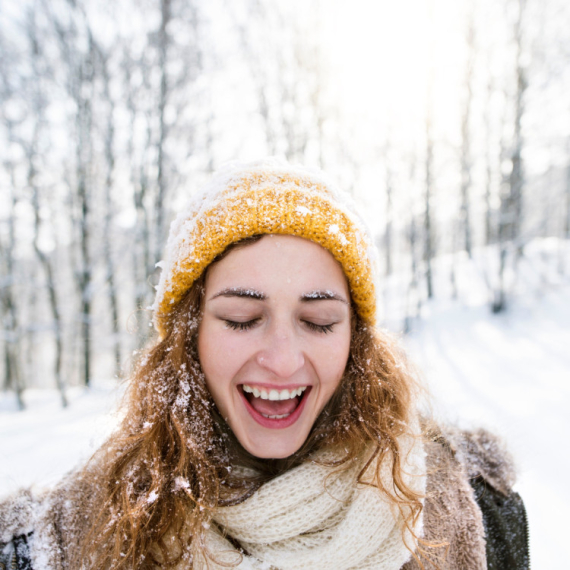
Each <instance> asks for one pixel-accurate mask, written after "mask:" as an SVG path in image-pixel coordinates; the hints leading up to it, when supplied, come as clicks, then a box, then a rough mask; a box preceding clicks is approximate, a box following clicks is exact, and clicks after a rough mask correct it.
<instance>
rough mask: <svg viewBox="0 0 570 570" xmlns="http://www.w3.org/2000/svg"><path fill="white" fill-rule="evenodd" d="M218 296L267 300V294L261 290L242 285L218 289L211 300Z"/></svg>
mask: <svg viewBox="0 0 570 570" xmlns="http://www.w3.org/2000/svg"><path fill="white" fill-rule="evenodd" d="M217 297H241V298H242V299H243V298H245V299H255V300H256V301H265V300H266V299H267V295H265V294H264V293H261V292H260V291H256V290H255V289H244V288H242V287H229V288H228V289H223V290H222V291H218V292H217V293H216V294H215V295H213V296H212V297H210V301H211V300H212V299H216V298H217Z"/></svg>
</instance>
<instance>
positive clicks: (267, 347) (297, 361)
mask: <svg viewBox="0 0 570 570" xmlns="http://www.w3.org/2000/svg"><path fill="white" fill-rule="evenodd" d="M256 361H257V364H258V365H259V366H260V367H261V368H263V369H265V370H267V371H269V372H271V373H272V374H274V375H275V376H276V377H278V378H282V379H287V378H291V377H292V376H294V375H295V373H296V372H297V371H299V370H300V369H301V368H303V366H304V365H305V355H304V353H303V347H302V344H301V342H300V339H299V338H298V336H297V335H296V334H295V332H294V330H292V327H291V328H289V327H287V326H278V327H277V326H276V327H272V330H268V331H267V335H266V338H265V339H264V343H263V346H262V348H261V349H260V350H259V352H258V353H257V355H256Z"/></svg>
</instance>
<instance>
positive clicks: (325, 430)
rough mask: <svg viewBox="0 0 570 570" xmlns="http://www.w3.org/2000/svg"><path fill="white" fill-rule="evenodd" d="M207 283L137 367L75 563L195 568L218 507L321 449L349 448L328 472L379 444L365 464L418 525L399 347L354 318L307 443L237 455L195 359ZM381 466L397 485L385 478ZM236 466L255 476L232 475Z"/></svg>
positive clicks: (89, 474) (96, 474) (97, 478)
mask: <svg viewBox="0 0 570 570" xmlns="http://www.w3.org/2000/svg"><path fill="white" fill-rule="evenodd" d="M251 241H253V240H252V239H250V240H248V243H249V242H251ZM239 245H243V244H239ZM225 253H226V254H227V252H225ZM204 281H205V275H203V276H202V277H200V278H199V279H198V280H197V281H196V282H195V283H194V284H193V286H192V288H191V289H190V290H189V291H188V292H187V294H186V296H185V298H184V300H183V301H182V302H181V303H180V305H179V306H178V307H177V308H176V309H175V311H174V315H173V318H172V319H171V320H170V326H169V330H168V331H167V334H166V336H165V337H164V338H163V339H162V340H160V341H159V342H157V343H156V344H155V345H154V346H152V347H151V348H149V349H148V350H147V351H146V353H144V355H143V357H142V358H141V359H140V362H139V363H138V366H137V368H136V370H135V372H134V374H133V376H132V380H131V384H130V386H129V390H128V393H127V395H126V416H125V418H124V420H123V422H122V424H121V427H120V429H119V431H118V433H116V434H115V435H114V436H112V437H111V438H110V440H109V441H108V442H107V444H106V445H104V446H103V447H102V448H101V450H100V451H99V452H98V454H96V456H95V457H94V459H93V461H94V462H96V463H97V464H98V465H99V466H100V467H99V468H98V469H96V470H94V469H86V470H85V472H84V477H86V478H92V479H94V481H93V483H94V484H96V485H99V486H100V492H101V494H102V502H101V506H100V510H99V512H98V513H96V514H95V517H94V521H93V524H92V526H91V531H90V532H89V533H88V535H87V536H86V537H84V540H83V543H82V545H81V548H80V549H79V550H78V552H77V557H78V559H77V560H76V563H77V564H76V565H77V567H82V566H84V565H85V566H87V567H93V568H114V569H115V568H116V569H121V568H150V567H160V568H169V567H173V566H174V565H175V564H177V563H179V562H180V561H181V560H184V561H185V563H187V565H188V567H191V566H192V555H193V552H196V550H201V551H202V552H203V553H204V554H206V556H208V553H207V552H206V548H205V543H204V538H205V532H206V531H205V529H206V527H207V526H208V524H209V523H210V519H211V516H212V511H213V509H215V508H216V507H217V506H220V505H230V504H236V503H239V502H241V501H243V500H245V499H246V498H247V497H249V496H251V495H252V494H253V493H254V492H255V491H256V489H258V488H259V486H260V485H262V484H263V483H264V482H266V481H268V480H270V479H271V478H273V477H275V476H277V475H279V474H280V473H283V472H284V471H286V470H287V469H290V468H291V467H293V466H295V465H298V464H300V463H302V462H304V461H306V460H307V459H308V458H309V457H310V456H311V455H312V454H314V452H315V451H317V450H318V449H321V448H323V447H326V446H335V447H337V448H339V449H340V450H342V452H343V453H344V455H342V456H340V457H338V458H337V459H336V460H335V462H334V464H333V465H334V466H336V467H338V468H340V469H342V468H345V467H348V466H349V465H350V463H351V460H353V459H354V458H356V457H358V456H360V455H361V453H362V449H363V446H365V445H370V444H371V443H372V444H373V445H374V446H375V454H374V456H373V457H372V458H371V459H370V461H369V462H368V464H367V466H368V465H369V464H371V463H372V461H373V459H374V458H375V457H376V458H378V461H377V464H376V465H377V467H376V477H375V483H376V484H377V485H378V487H379V488H380V490H381V492H383V493H384V494H385V495H386V496H387V497H388V498H389V500H390V501H392V502H393V503H394V504H395V505H396V506H397V507H398V508H399V509H400V512H401V513H402V514H403V516H404V522H405V525H406V526H407V527H408V528H412V525H413V523H414V522H415V521H416V520H417V518H418V517H419V516H420V513H421V510H422V503H421V500H420V499H421V497H420V496H419V495H418V494H417V493H416V492H414V491H413V490H412V489H411V488H410V487H409V486H408V485H406V483H405V481H404V479H403V476H402V466H401V454H400V448H399V443H398V438H399V436H400V435H402V434H403V433H404V432H405V431H406V430H407V429H408V428H407V426H408V421H409V419H410V418H409V413H410V410H411V408H412V401H413V398H414V387H415V382H414V380H413V377H412V375H411V374H410V373H409V372H407V368H406V366H405V365H403V364H405V360H404V356H403V354H402V353H401V352H400V351H399V349H398V348H397V345H396V344H395V343H394V341H393V340H391V339H390V338H389V337H388V336H387V335H385V334H383V333H381V332H378V331H377V330H375V329H373V328H371V327H369V326H367V325H366V324H365V323H364V322H363V321H362V319H361V318H360V317H359V316H358V315H357V313H356V311H354V310H353V319H352V340H351V349H350V356H349V359H348V363H347V367H346V370H345V373H344V376H343V378H342V380H341V382H340V384H339V386H338V389H337V390H336V392H335V394H334V395H333V397H332V398H331V400H330V401H329V402H328V404H327V405H326V406H325V408H324V410H323V411H322V413H321V414H320V416H319V417H318V418H317V421H316V422H315V425H314V426H313V429H312V431H311V433H310V435H309V437H308V438H307V441H306V442H305V444H304V445H303V446H302V448H301V449H299V450H298V451H297V452H296V453H295V454H293V455H292V456H291V457H288V458H285V459H259V458H256V457H253V456H252V455H250V454H249V453H248V452H247V451H246V450H244V449H243V447H241V445H240V444H239V442H238V441H237V440H236V438H235V436H234V435H233V433H232V432H231V430H230V429H229V427H228V426H227V424H226V423H225V421H224V420H223V418H221V416H220V414H219V413H218V411H217V409H216V406H215V404H214V402H213V400H212V398H211V395H210V393H209V391H208V389H207V388H206V382H205V378H204V375H203V373H202V370H201V367H200V363H199V360H198V354H197V336H198V326H199V322H200V314H201V306H202V300H203V293H204ZM386 461H388V462H391V467H392V478H393V483H394V485H393V487H390V488H388V487H386V486H385V485H384V483H383V482H382V479H381V477H380V468H381V466H382V465H383V464H384V462H386ZM236 464H238V465H243V466H249V467H253V468H254V472H255V473H256V474H255V475H249V476H246V475H243V474H242V475H236V474H235V473H234V471H232V466H233V465H236ZM365 469H366V467H365V468H364V469H363V471H362V473H363V472H364V470H365ZM362 473H361V474H362Z"/></svg>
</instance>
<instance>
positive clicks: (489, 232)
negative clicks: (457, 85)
mask: <svg viewBox="0 0 570 570" xmlns="http://www.w3.org/2000/svg"><path fill="white" fill-rule="evenodd" d="M492 93H493V83H492V80H491V79H490V80H489V82H488V84H487V102H486V106H485V118H484V123H485V245H490V244H491V242H492V241H493V238H494V236H493V233H494V232H493V223H492V217H493V208H492V201H491V195H492V187H493V166H492V162H491V156H492V154H491V147H492V143H491V99H492Z"/></svg>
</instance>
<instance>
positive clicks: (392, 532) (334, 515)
mask: <svg viewBox="0 0 570 570" xmlns="http://www.w3.org/2000/svg"><path fill="white" fill-rule="evenodd" d="M400 444H401V450H402V465H403V472H404V480H405V482H406V483H407V484H408V485H409V486H410V487H411V488H412V489H413V490H414V491H417V492H420V493H422V494H423V493H424V492H425V480H426V477H425V475H426V473H425V454H424V450H423V445H422V444H421V442H420V440H419V438H411V437H402V438H400ZM331 457H332V456H331V453H330V452H323V453H322V454H321V456H320V457H319V459H323V460H327V459H330V458H331ZM369 457H370V451H369V450H368V451H367V452H366V453H363V454H362V457H361V458H360V460H359V461H357V462H355V464H354V465H353V466H351V467H350V469H348V470H344V471H342V472H340V473H335V472H334V469H333V468H331V467H326V466H324V465H322V464H319V463H316V462H307V463H306V464H303V465H300V466H299V467H296V468H295V469H292V470H291V471H288V472H287V473H285V474H283V475H281V476H280V477H278V478H276V479H274V480H272V481H270V482H268V483H266V484H265V485H263V486H262V487H261V488H260V489H259V490H258V491H257V492H256V493H255V494H254V495H253V496H252V497H250V498H249V499H247V500H246V501H244V502H243V503H240V504H238V505H236V506H232V507H222V508H219V509H217V511H216V513H215V515H214V522H215V524H212V525H211V527H210V529H209V531H208V534H207V537H206V543H207V547H208V550H209V551H210V552H212V553H213V554H214V560H208V562H207V563H206V561H205V560H204V559H203V558H201V556H200V555H197V558H198V560H196V558H195V560H194V568H206V567H208V568H216V569H217V568H227V567H228V566H230V567H237V568H239V569H242V570H245V569H252V570H270V569H271V570H273V569H279V570H296V569H302V570H319V569H323V570H349V569H358V570H365V569H374V570H399V569H400V568H401V567H402V565H403V564H404V563H405V562H406V561H407V560H408V559H409V558H410V556H411V555H410V550H408V548H406V544H405V543H407V545H408V546H409V547H410V548H411V549H412V550H414V546H415V542H414V540H413V536H412V535H411V533H410V532H409V531H405V532H404V534H402V524H401V515H400V514H399V512H398V510H397V509H396V508H395V507H394V506H393V505H391V504H390V503H389V502H388V501H387V500H386V499H385V498H384V497H383V496H382V494H381V493H380V492H379V491H378V489H377V488H375V487H372V486H370V485H365V484H360V483H357V481H356V479H357V476H358V474H359V472H360V470H361V469H362V467H363V465H364V462H365V461H366V459H367V458H369ZM386 463H387V462H385V463H384V466H383V467H382V470H381V473H382V477H383V481H384V482H389V481H390V480H391V473H390V470H389V468H388V466H387V465H386ZM369 472H370V470H369V471H367V473H366V474H365V476H364V480H367V475H368V473H369ZM421 524H422V523H421V521H418V523H417V524H416V526H415V528H414V532H415V534H416V535H419V534H420V533H421ZM219 529H221V531H220V530H219ZM224 535H227V536H229V537H231V538H233V539H235V540H237V541H238V542H239V544H240V545H241V546H242V548H243V549H244V550H245V554H243V555H240V553H239V551H238V550H237V549H236V548H235V547H234V545H233V544H232V543H231V542H230V541H229V540H228V539H227V538H225V536H224ZM200 559H201V560H200Z"/></svg>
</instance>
